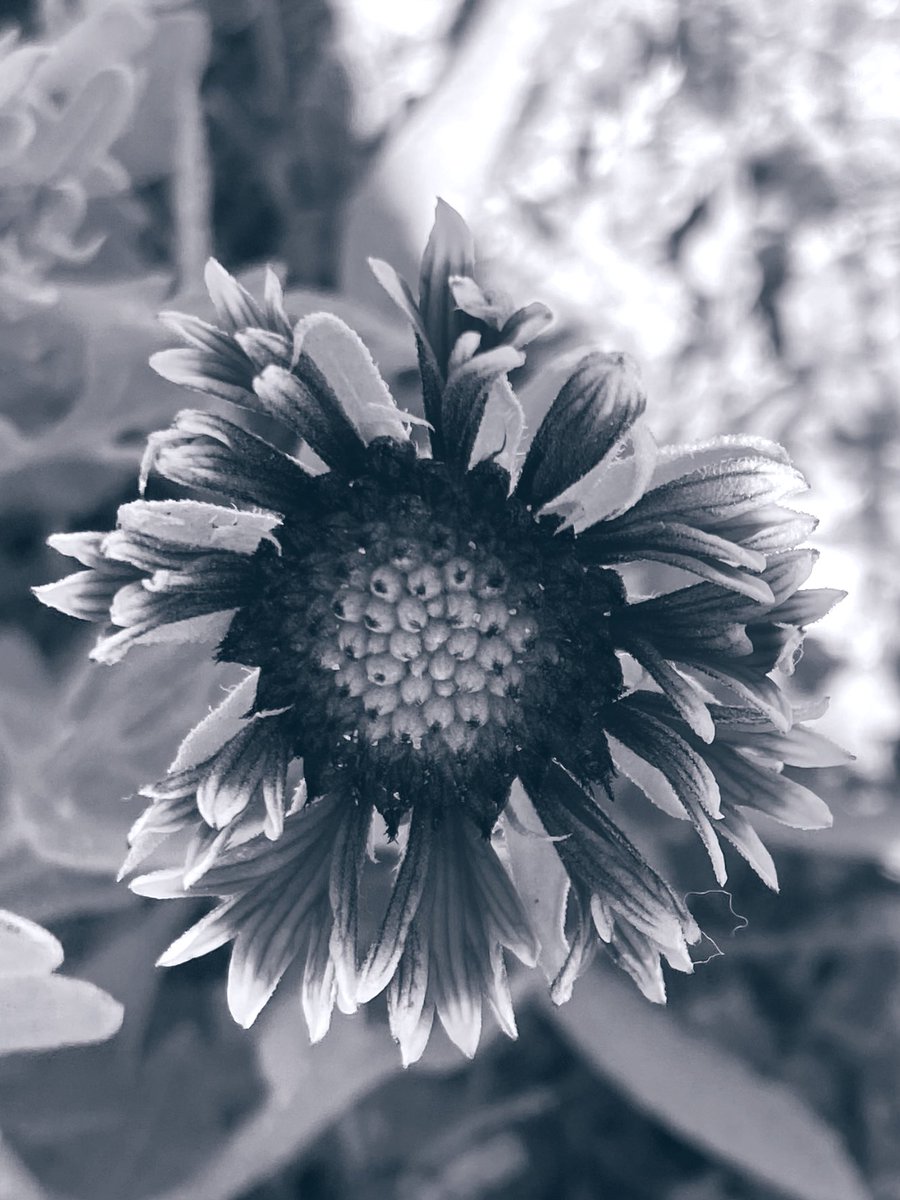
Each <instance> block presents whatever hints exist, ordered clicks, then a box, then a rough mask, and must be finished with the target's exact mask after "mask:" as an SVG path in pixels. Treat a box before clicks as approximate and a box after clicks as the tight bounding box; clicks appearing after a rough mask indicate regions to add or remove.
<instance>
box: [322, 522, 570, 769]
mask: <svg viewBox="0 0 900 1200" xmlns="http://www.w3.org/2000/svg"><path fill="white" fill-rule="evenodd" d="M374 540H375V542H376V545H377V543H378V541H379V540H380V539H378V538H377V537H376V538H375V539H374ZM454 541H455V539H454V538H453V536H452V534H451V533H450V531H449V530H436V531H435V536H432V537H431V538H430V539H429V541H428V542H422V541H419V540H415V539H411V538H407V537H400V538H397V539H395V540H394V544H393V545H392V546H391V547H390V548H389V552H388V554H387V555H383V554H378V553H377V552H376V553H372V552H370V551H369V550H368V549H367V548H366V546H365V545H363V546H361V547H360V549H359V550H358V551H357V552H356V553H355V554H354V555H351V556H347V557H346V558H345V559H344V560H343V561H342V562H341V563H340V568H343V570H342V571H341V573H345V574H346V579H345V581H344V582H343V583H342V584H341V585H340V586H339V587H338V588H337V589H336V590H335V591H334V592H333V594H332V596H331V606H330V607H331V612H332V613H333V615H334V622H333V623H328V624H326V625H325V626H324V628H323V629H322V630H321V631H320V633H319V636H318V639H317V642H316V647H315V650H314V657H315V659H316V661H317V662H318V664H319V665H320V666H321V667H323V668H325V669H328V670H331V671H333V672H334V682H335V685H336V687H337V689H338V690H339V692H340V693H341V694H343V695H344V696H348V697H353V698H354V699H356V700H357V703H358V708H359V729H360V732H361V734H362V735H363V736H364V737H365V738H366V740H367V741H369V742H370V743H373V744H377V743H379V742H381V741H382V740H384V739H390V738H393V739H395V740H396V741H399V742H406V743H412V745H413V746H415V747H417V748H418V747H420V746H421V744H422V740H423V738H424V737H425V736H426V734H428V733H432V734H437V735H439V736H440V738H441V739H442V741H443V742H444V743H445V745H446V746H447V747H449V748H450V749H451V750H453V751H459V750H463V749H467V748H471V747H472V746H473V745H474V744H475V741H476V738H477V731H478V730H479V729H481V728H482V727H483V726H485V725H487V724H489V723H490V722H496V723H497V724H498V725H500V726H502V727H504V728H505V727H506V726H508V725H509V723H510V721H511V720H512V719H513V717H514V708H515V704H516V701H517V699H518V698H519V696H520V695H521V689H522V685H523V681H524V677H525V671H526V670H533V669H534V668H535V667H536V666H537V665H538V664H539V663H541V662H546V661H548V660H551V659H553V658H554V657H557V655H556V652H555V648H554V647H553V645H552V643H551V642H549V641H547V640H546V639H543V640H542V639H540V638H539V636H538V634H539V629H538V622H537V620H536V618H535V616H534V613H533V611H532V609H531V608H530V606H529V604H528V602H527V598H526V595H525V589H524V588H523V587H522V586H521V584H519V583H517V582H516V581H515V580H514V579H511V578H510V576H509V573H508V571H507V569H506V567H505V566H504V564H503V563H502V562H501V560H500V559H499V558H497V557H496V556H494V555H492V554H486V553H483V552H481V551H480V550H479V548H478V546H477V544H476V543H475V542H469V543H468V544H467V545H465V547H464V550H465V552H464V553H459V552H458V550H457V549H456V547H455V546H454V545H453V542H454Z"/></svg>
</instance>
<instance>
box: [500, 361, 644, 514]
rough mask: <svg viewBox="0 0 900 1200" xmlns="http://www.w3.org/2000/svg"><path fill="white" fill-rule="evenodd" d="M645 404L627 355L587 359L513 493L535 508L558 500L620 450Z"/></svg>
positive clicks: (553, 410)
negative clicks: (563, 493) (558, 497)
mask: <svg viewBox="0 0 900 1200" xmlns="http://www.w3.org/2000/svg"><path fill="white" fill-rule="evenodd" d="M646 403H647V398H646V394H645V392H644V389H643V387H642V385H641V382H640V378H639V376H638V373H637V368H636V365H635V364H634V362H633V361H632V359H631V358H629V356H628V355H626V354H602V353H599V352H596V353H593V354H589V355H587V357H585V358H583V359H582V360H581V362H580V363H578V365H577V366H576V368H575V371H574V372H573V374H572V375H571V377H570V378H569V379H568V381H567V382H566V383H565V384H564V386H563V388H562V389H561V391H560V393H559V395H558V396H557V397H556V399H555V400H554V401H553V404H552V405H551V407H550V410H549V412H548V413H547V415H546V416H545V417H544V420H543V421H542V422H541V425H540V427H539V429H538V431H537V433H536V434H535V436H534V441H533V442H532V443H531V447H530V449H529V451H528V455H527V457H526V459H525V463H524V465H523V467H522V474H521V475H520V477H519V483H518V486H517V489H516V490H517V493H518V494H519V495H520V496H522V497H523V498H524V499H526V500H528V501H530V502H531V503H533V504H534V505H536V506H541V505H543V504H546V503H547V502H548V501H550V500H552V499H553V498H554V497H555V496H559V495H560V494H561V493H562V492H564V491H566V489H567V488H569V487H571V486H572V484H574V483H576V482H577V481H578V480H579V479H581V478H582V477H583V476H585V475H587V474H588V472H589V471H591V470H592V469H594V468H596V467H597V466H598V464H601V463H603V462H604V461H605V460H606V459H607V458H608V457H609V456H610V455H611V454H612V453H613V452H614V451H615V449H616V448H617V447H618V446H619V445H621V443H622V440H623V439H624V438H625V436H626V434H627V433H628V432H629V430H630V429H631V427H632V426H633V425H634V423H635V421H637V419H638V418H639V417H640V416H641V414H642V413H643V412H644V409H645V407H646Z"/></svg>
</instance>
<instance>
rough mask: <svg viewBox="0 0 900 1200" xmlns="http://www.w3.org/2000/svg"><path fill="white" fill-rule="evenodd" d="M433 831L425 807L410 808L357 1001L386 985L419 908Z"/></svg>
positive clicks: (398, 959) (372, 994)
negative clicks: (398, 859) (391, 885)
mask: <svg viewBox="0 0 900 1200" xmlns="http://www.w3.org/2000/svg"><path fill="white" fill-rule="evenodd" d="M434 839H435V831H434V829H433V828H432V817H431V815H430V813H428V811H427V809H426V807H425V805H419V806H416V807H414V808H413V811H412V817H411V818H410V825H409V838H408V840H407V843H406V853H405V854H404V856H403V862H402V863H401V864H400V870H399V871H398V873H397V878H396V879H395V881H394V888H393V891H392V892H391V899H390V902H389V903H388V908H387V912H386V913H385V917H384V920H383V922H382V924H381V929H380V931H379V934H378V938H377V940H376V942H375V944H374V946H373V947H372V948H371V950H370V951H369V954H368V956H367V958H366V963H365V966H364V968H363V973H362V979H361V980H360V985H359V993H358V998H359V1000H360V1002H361V1003H364V1002H365V1001H367V1000H371V999H372V997H373V996H377V995H378V993H379V992H380V991H383V989H384V988H385V987H387V985H388V983H389V982H390V979H391V976H392V975H393V973H394V971H395V969H396V967H397V964H398V962H399V961H400V956H401V954H402V953H403V947H404V945H405V942H406V935H407V933H408V932H409V928H410V925H411V924H412V921H413V918H414V917H415V915H416V912H417V910H418V907H419V902H420V900H421V899H422V895H423V893H424V891H425V885H426V883H427V880H428V870H429V866H428V864H429V860H430V858H431V850H432V844H433V842H434Z"/></svg>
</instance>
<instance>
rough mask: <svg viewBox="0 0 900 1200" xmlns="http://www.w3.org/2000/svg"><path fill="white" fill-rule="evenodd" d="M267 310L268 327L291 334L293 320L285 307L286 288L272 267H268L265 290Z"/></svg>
mask: <svg viewBox="0 0 900 1200" xmlns="http://www.w3.org/2000/svg"><path fill="white" fill-rule="evenodd" d="M263 299H264V302H265V310H266V328H268V329H272V330H274V331H275V333H280V334H281V335H282V337H290V336H291V322H290V318H289V317H288V315H287V312H286V311H285V307H284V288H283V287H282V286H281V280H280V279H279V278H278V276H277V275H276V274H275V272H274V271H273V270H272V268H271V267H266V281H265V290H264V293H263Z"/></svg>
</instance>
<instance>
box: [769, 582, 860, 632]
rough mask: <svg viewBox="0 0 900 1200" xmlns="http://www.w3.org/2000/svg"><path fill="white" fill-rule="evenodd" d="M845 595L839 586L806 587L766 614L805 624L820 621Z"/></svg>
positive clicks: (776, 619) (795, 623)
mask: <svg viewBox="0 0 900 1200" xmlns="http://www.w3.org/2000/svg"><path fill="white" fill-rule="evenodd" d="M846 595H847V593H846V592H844V591H841V590H840V589H839V588H806V589H805V590H803V591H800V592H796V593H795V594H794V595H793V596H790V597H789V598H788V599H787V600H785V601H784V602H783V603H782V604H779V605H778V607H777V608H773V609H772V610H771V612H770V613H769V614H768V615H769V618H770V620H772V621H781V622H783V623H784V624H786V625H798V626H801V627H802V626H806V625H812V624H813V622H815V621H820V620H821V619H822V617H824V616H825V615H826V614H827V613H829V612H831V610H832V609H833V608H834V606H835V605H836V604H839V603H840V601H841V600H843V599H844V598H845V596H846Z"/></svg>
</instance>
